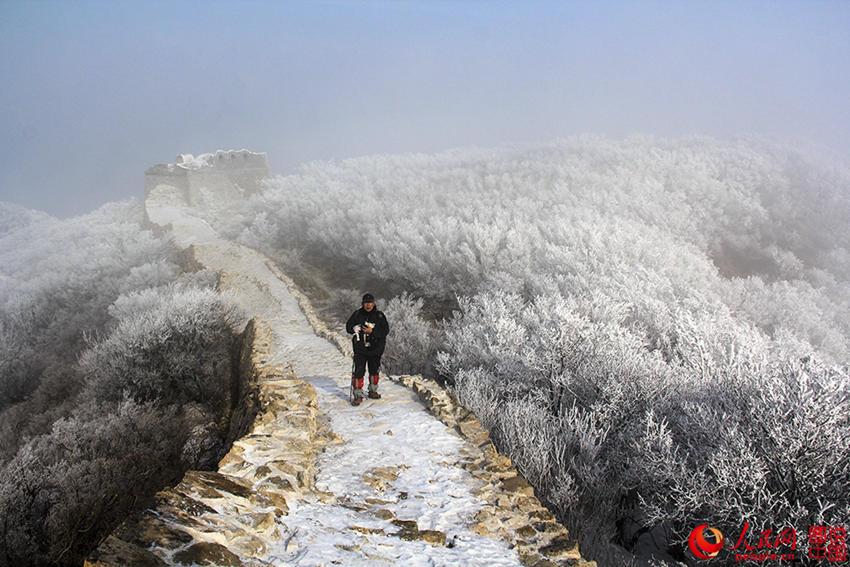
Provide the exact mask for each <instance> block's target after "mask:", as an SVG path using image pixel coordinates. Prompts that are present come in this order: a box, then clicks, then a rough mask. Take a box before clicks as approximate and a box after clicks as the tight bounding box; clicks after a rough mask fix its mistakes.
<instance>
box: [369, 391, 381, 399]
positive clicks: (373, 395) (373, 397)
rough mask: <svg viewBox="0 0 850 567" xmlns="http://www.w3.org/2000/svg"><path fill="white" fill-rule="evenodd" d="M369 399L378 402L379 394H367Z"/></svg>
mask: <svg viewBox="0 0 850 567" xmlns="http://www.w3.org/2000/svg"><path fill="white" fill-rule="evenodd" d="M369 397H370V398H371V399H373V400H380V399H381V394H379V393H378V392H369Z"/></svg>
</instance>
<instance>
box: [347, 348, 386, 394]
mask: <svg viewBox="0 0 850 567" xmlns="http://www.w3.org/2000/svg"><path fill="white" fill-rule="evenodd" d="M367 365H368V366H369V391H370V392H377V391H378V371H379V370H380V369H381V355H380V354H359V353H354V372H353V373H352V374H351V386H352V388H354V396H355V397H357V398H359V397H362V396H363V374H364V373H365V372H366V366H367Z"/></svg>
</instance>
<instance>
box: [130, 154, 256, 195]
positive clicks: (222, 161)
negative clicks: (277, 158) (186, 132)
mask: <svg viewBox="0 0 850 567" xmlns="http://www.w3.org/2000/svg"><path fill="white" fill-rule="evenodd" d="M270 175H271V174H270V172H269V160H268V157H267V156H266V154H265V153H254V152H249V151H248V150H227V151H225V150H219V151H217V152H215V153H214V154H201V155H199V156H197V157H193V156H192V155H191V154H180V155H179V156H177V159H176V160H175V163H169V164H159V165H155V166H153V167H151V168H150V169H148V170H147V171H146V172H145V197H146V198H147V197H150V196H151V193H152V192H153V191H156V192H157V193H169V194H170V195H171V196H173V197H179V198H180V200H182V201H184V202H185V203H186V204H187V205H192V206H195V205H199V204H201V203H202V202H205V201H207V200H212V201H214V202H226V201H232V200H234V199H240V198H243V197H246V196H248V195H251V194H252V193H255V192H257V191H258V190H259V188H260V181H261V180H263V179H266V178H268V177H270Z"/></svg>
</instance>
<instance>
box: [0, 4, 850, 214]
mask: <svg viewBox="0 0 850 567" xmlns="http://www.w3.org/2000/svg"><path fill="white" fill-rule="evenodd" d="M848 99H850V2H848V1H833V2H817V1H806V2H782V1H770V2H748V1H741V0H738V1H735V2H722V1H705V2H697V1H679V2H672V1H670V2H636V1H635V2H566V1H565V2H520V1H517V2H477V1H460V0H458V1H434V0H430V1H421V2H413V1H409V2H389V1H385V2H377V1H376V2H321V1H315V2H262V1H253V2H247V1H246V2H224V1H218V2H190V1H175V2H151V1H145V2H131V1H126V0H124V1H102V2H54V1H36V2H20V1H16V0H0V131H2V138H0V140H2V141H0V200H3V201H12V202H15V203H19V204H22V205H24V206H27V207H31V208H37V209H41V210H45V211H47V212H50V213H52V214H57V215H60V216H67V215H71V214H79V213H82V212H86V211H89V210H91V209H93V208H94V207H96V206H98V205H100V204H102V203H104V202H106V201H111V200H117V199H121V198H125V197H127V196H132V195H135V196H137V197H141V196H142V193H143V189H142V188H143V172H144V170H145V169H146V168H147V167H149V166H150V165H153V164H155V163H162V162H170V161H173V160H174V157H175V155H176V154H178V153H184V152H185V153H193V154H198V153H203V152H209V151H214V150H216V149H229V148H243V147H244V148H248V149H251V150H254V151H265V152H268V154H269V159H270V161H271V165H272V169H273V171H274V172H276V173H287V172H292V171H295V170H296V169H297V166H298V164H299V163H302V162H304V161H311V160H317V159H319V160H324V159H336V158H345V157H352V156H360V155H366V154H373V153H403V152H433V151H438V150H442V149H448V148H454V147H461V146H468V145H477V146H494V145H501V144H506V143H511V142H534V141H541V142H545V141H548V140H552V139H554V138H559V137H566V136H571V135H575V134H582V133H595V134H604V135H608V136H612V137H618V138H619V137H624V136H627V135H629V134H632V133H647V134H654V135H657V136H663V137H668V136H679V135H686V134H709V135H714V136H719V137H725V136H729V135H735V134H748V133H757V134H765V135H769V136H777V137H781V138H784V139H790V140H792V141H795V140H808V141H813V142H816V143H819V144H823V145H825V146H827V147H829V148H832V149H835V150H837V151H838V152H840V153H842V154H843V155H844V156H850V108H848V106H850V105H848V103H847V100H848Z"/></svg>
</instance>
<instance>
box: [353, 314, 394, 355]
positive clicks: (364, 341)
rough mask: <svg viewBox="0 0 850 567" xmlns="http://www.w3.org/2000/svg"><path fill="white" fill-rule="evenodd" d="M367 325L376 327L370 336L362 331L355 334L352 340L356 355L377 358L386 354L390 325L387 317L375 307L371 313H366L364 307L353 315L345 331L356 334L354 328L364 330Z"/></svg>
mask: <svg viewBox="0 0 850 567" xmlns="http://www.w3.org/2000/svg"><path fill="white" fill-rule="evenodd" d="M366 323H372V324H373V325H375V326H374V327H373V328H372V332H371V333H370V334H367V333H364V332H363V331H362V330H361V331H360V332H359V333H355V334H354V336H353V337H352V338H351V343H352V345H353V346H354V353H355V354H365V355H367V356H376V355H380V354H383V353H384V345H385V344H386V342H387V335H389V334H390V324H389V323H387V318H386V316H385V315H384V314H383V313H382V312H381V311H378V308H377V307H374V308H373V309H372V310H371V311H366V310H365V309H363V308H362V307H361V308H360V309H358V310H357V311H355V312H354V313H352V314H351V317H349V318H348V321H347V322H346V323H345V330H346V331H348V332H349V333H354V327H356V326H358V325H359V326H360V328H361V329H362V328H363V327H364V326H365V325H366Z"/></svg>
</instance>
